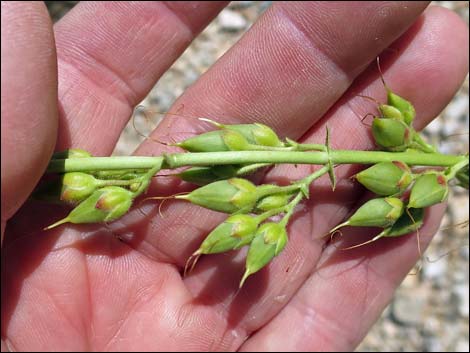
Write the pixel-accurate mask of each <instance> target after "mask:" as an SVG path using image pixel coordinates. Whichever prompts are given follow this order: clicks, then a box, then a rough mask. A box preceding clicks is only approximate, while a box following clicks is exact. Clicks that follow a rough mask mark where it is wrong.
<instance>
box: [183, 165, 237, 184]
mask: <svg viewBox="0 0 470 353" xmlns="http://www.w3.org/2000/svg"><path fill="white" fill-rule="evenodd" d="M238 169H240V166H239V165H232V164H227V165H214V166H210V167H192V168H189V169H186V170H185V171H183V172H181V173H179V174H177V176H178V177H180V178H181V179H182V180H184V181H187V182H189V183H193V184H197V185H206V184H209V183H213V182H214V181H218V180H224V179H229V178H232V177H234V176H236V175H237V171H238Z"/></svg>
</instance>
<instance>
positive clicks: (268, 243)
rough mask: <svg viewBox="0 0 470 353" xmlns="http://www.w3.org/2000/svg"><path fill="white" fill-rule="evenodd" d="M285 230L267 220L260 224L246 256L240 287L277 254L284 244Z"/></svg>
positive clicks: (285, 240) (285, 238)
mask: <svg viewBox="0 0 470 353" xmlns="http://www.w3.org/2000/svg"><path fill="white" fill-rule="evenodd" d="M286 243H287V231H286V228H285V227H284V226H282V225H280V224H279V223H273V222H268V223H265V224H262V225H261V226H260V227H259V228H258V231H257V232H256V234H255V237H254V239H253V241H252V242H251V245H250V249H249V250H248V255H247V258H246V266H245V267H246V271H245V274H244V275H243V278H242V280H241V281H240V287H242V286H243V283H244V282H245V280H246V279H247V278H248V276H250V275H252V274H253V273H256V272H258V271H259V270H261V269H262V268H263V267H264V266H266V265H267V264H268V263H269V262H270V261H271V260H272V258H273V257H275V256H276V255H278V254H279V253H280V252H281V251H282V250H283V249H284V247H285V246H286Z"/></svg>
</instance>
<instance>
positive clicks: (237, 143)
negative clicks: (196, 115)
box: [176, 130, 249, 152]
mask: <svg viewBox="0 0 470 353" xmlns="http://www.w3.org/2000/svg"><path fill="white" fill-rule="evenodd" d="M176 146H179V147H181V148H183V149H185V150H186V151H189V152H224V151H241V150H245V149H248V146H249V143H248V141H247V140H246V138H245V137H243V135H242V134H240V133H239V132H237V131H234V130H217V131H209V132H205V133H203V134H200V135H197V136H194V137H191V138H189V139H186V140H184V141H181V142H179V143H177V144H176Z"/></svg>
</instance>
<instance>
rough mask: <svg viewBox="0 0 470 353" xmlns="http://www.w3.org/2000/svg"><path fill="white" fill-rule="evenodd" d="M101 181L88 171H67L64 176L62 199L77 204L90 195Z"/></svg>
mask: <svg viewBox="0 0 470 353" xmlns="http://www.w3.org/2000/svg"><path fill="white" fill-rule="evenodd" d="M99 186H100V183H99V181H98V180H97V179H95V178H94V177H93V176H92V175H90V174H86V173H79V172H72V173H65V174H64V176H63V178H62V193H61V195H60V199H61V200H62V201H65V202H69V203H72V204H76V203H78V202H81V201H83V200H84V199H86V198H87V197H88V196H90V195H91V194H92V193H93V192H94V191H95V190H96V189H97V188H98V187H99Z"/></svg>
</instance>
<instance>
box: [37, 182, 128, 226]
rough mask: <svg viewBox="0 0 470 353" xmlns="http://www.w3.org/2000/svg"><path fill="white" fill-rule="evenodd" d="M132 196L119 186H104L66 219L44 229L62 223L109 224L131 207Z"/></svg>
mask: <svg viewBox="0 0 470 353" xmlns="http://www.w3.org/2000/svg"><path fill="white" fill-rule="evenodd" d="M132 199H133V194H132V192H130V191H129V190H126V189H124V188H121V187H119V186H106V187H104V188H101V189H98V190H96V191H95V192H94V193H93V194H91V195H90V196H89V197H88V198H87V199H85V200H84V201H83V202H82V203H80V204H79V205H78V206H77V207H75V208H74V209H73V210H72V211H71V212H70V213H69V215H68V216H67V217H65V218H64V219H62V220H60V221H58V222H56V223H54V224H52V225H50V226H49V227H46V228H45V229H51V228H54V227H57V226H58V225H60V224H63V223H67V222H70V223H74V224H79V223H98V222H111V221H114V220H115V219H118V218H119V217H121V216H123V215H124V214H125V213H126V212H127V211H128V210H129V208H130V207H131V205H132Z"/></svg>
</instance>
